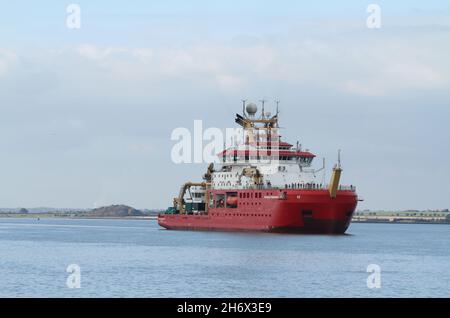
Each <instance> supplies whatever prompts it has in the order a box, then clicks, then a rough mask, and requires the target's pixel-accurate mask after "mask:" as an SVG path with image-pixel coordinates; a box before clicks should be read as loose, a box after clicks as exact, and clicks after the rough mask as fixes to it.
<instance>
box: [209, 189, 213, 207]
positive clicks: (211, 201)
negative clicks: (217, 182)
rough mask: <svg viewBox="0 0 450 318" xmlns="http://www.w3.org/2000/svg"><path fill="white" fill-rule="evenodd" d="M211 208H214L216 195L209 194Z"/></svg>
mask: <svg viewBox="0 0 450 318" xmlns="http://www.w3.org/2000/svg"><path fill="white" fill-rule="evenodd" d="M209 207H210V208H214V193H212V192H210V193H209Z"/></svg>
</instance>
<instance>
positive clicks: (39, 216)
mask: <svg viewBox="0 0 450 318" xmlns="http://www.w3.org/2000/svg"><path fill="white" fill-rule="evenodd" d="M0 219H73V220H157V219H158V216H157V215H145V216H86V215H64V214H56V213H28V214H18V213H0ZM351 222H352V223H370V224H376V223H380V224H447V225H450V222H449V221H447V220H446V219H442V218H439V219H437V218H435V219H431V218H429V219H425V218H421V217H416V218H395V217H391V218H388V217H380V216H376V217H368V216H364V217H361V216H354V217H353V219H352V221H351Z"/></svg>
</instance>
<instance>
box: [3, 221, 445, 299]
mask: <svg viewBox="0 0 450 318" xmlns="http://www.w3.org/2000/svg"><path fill="white" fill-rule="evenodd" d="M347 233H348V235H345V236H320V235H282V234H264V233H218V232H181V231H180V232H179V231H167V230H163V229H160V228H159V227H158V224H157V223H156V221H153V220H148V221H147V220H71V219H41V220H39V221H38V220H36V219H0V297H17V296H18V297H351V296H356V297H394V296H398V297H429V296H433V297H450V226H449V225H432V224H430V225H428V224H413V225H402V224H352V225H351V226H350V228H349V230H348V232H347ZM70 264H77V265H79V267H80V269H81V288H79V289H69V288H68V287H67V286H66V280H67V277H68V275H70V274H69V273H67V272H66V269H67V266H68V265H70ZM369 264H377V265H379V266H380V268H381V288H379V289H370V288H368V287H367V277H368V276H369V275H370V273H367V266H368V265H369Z"/></svg>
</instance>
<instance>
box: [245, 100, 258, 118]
mask: <svg viewBox="0 0 450 318" xmlns="http://www.w3.org/2000/svg"><path fill="white" fill-rule="evenodd" d="M245 110H246V111H247V113H248V114H249V115H251V116H253V115H255V114H256V112H257V111H258V107H257V106H256V104H254V103H250V104H248V105H247V107H245Z"/></svg>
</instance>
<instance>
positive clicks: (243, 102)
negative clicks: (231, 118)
mask: <svg viewBox="0 0 450 318" xmlns="http://www.w3.org/2000/svg"><path fill="white" fill-rule="evenodd" d="M246 102H247V100H246V99H243V100H242V116H245V103H246Z"/></svg>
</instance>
